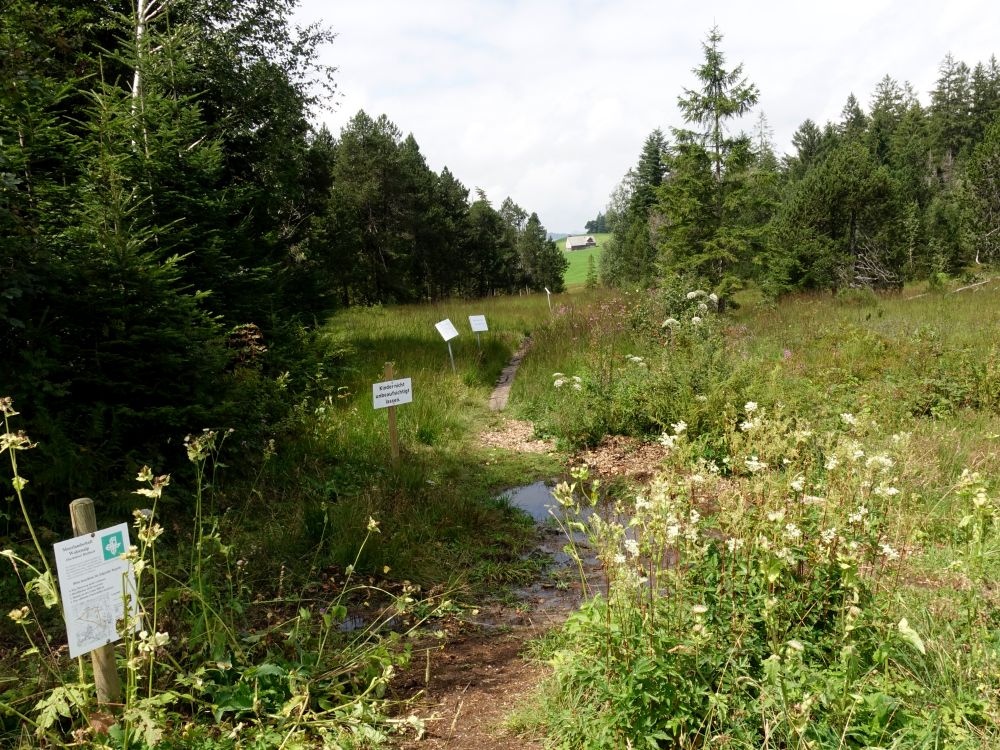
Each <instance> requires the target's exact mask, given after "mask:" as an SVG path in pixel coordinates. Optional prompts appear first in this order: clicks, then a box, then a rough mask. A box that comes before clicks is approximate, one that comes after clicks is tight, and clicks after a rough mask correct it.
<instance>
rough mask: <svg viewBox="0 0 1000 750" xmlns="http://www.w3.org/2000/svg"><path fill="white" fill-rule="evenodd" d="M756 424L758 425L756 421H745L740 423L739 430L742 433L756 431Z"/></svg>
mask: <svg viewBox="0 0 1000 750" xmlns="http://www.w3.org/2000/svg"><path fill="white" fill-rule="evenodd" d="M758 424H760V422H758V421H757V420H756V419H747V420H746V421H743V422H740V429H741V430H742V431H743V432H750V430H753V429H756V427H757V425H758Z"/></svg>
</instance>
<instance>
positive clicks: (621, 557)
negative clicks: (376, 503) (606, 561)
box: [612, 552, 625, 565]
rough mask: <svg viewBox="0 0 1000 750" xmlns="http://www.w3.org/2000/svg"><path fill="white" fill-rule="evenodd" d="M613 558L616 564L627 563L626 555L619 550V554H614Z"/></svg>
mask: <svg viewBox="0 0 1000 750" xmlns="http://www.w3.org/2000/svg"><path fill="white" fill-rule="evenodd" d="M612 560H613V562H614V564H615V565H624V564H625V555H623V554H621V553H620V552H619V553H618V554H617V555H615V556H614V558H612Z"/></svg>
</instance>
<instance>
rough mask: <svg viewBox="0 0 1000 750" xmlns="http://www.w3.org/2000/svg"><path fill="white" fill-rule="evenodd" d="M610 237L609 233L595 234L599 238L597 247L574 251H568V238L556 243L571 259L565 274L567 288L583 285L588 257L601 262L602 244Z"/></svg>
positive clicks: (585, 278)
mask: <svg viewBox="0 0 1000 750" xmlns="http://www.w3.org/2000/svg"><path fill="white" fill-rule="evenodd" d="M610 237H611V235H610V234H608V233H605V234H595V235H594V239H595V240H597V247H591V248H587V249H586V250H574V251H573V252H567V251H566V249H565V248H566V240H559V242H557V243H556V246H557V247H558V248H559V249H560V250H562V251H563V252H564V253H565V254H566V258H567V260H569V268H567V269H566V273H565V274H564V275H563V279H564V280H565V282H566V286H567V288H569V287H576V286H582V285H583V283H584V282H585V281H586V280H587V259H588V258H591V257H592V258H593V259H594V262H595V263H599V261H600V258H601V246H602V245H603V244H604V243H605V242H607V240H608V239H609V238H610Z"/></svg>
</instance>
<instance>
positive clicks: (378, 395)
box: [372, 378, 413, 409]
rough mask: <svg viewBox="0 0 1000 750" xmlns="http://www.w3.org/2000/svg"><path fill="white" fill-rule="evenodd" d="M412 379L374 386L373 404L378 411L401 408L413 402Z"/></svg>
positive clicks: (388, 381)
mask: <svg viewBox="0 0 1000 750" xmlns="http://www.w3.org/2000/svg"><path fill="white" fill-rule="evenodd" d="M410 380H411V379H410V378H402V379H401V380H386V381H385V382H383V383H374V384H373V385H372V403H373V404H374V405H375V408H376V409H385V408H386V407H388V406H399V405H400V404H408V403H410V402H411V401H413V386H412V384H411V383H410Z"/></svg>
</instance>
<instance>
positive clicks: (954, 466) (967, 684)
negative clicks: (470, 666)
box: [515, 285, 1000, 750]
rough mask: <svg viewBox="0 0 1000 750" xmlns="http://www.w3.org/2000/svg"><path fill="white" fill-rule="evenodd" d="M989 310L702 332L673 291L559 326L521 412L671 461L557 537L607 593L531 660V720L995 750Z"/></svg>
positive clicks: (896, 311)
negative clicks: (584, 544)
mask: <svg viewBox="0 0 1000 750" xmlns="http://www.w3.org/2000/svg"><path fill="white" fill-rule="evenodd" d="M907 294H912V292H910V291H909V290H908V292H907ZM998 294H1000V292H998V290H997V288H996V285H992V286H986V287H983V288H980V291H978V292H972V293H969V292H965V293H961V294H949V295H938V296H932V295H928V296H925V297H919V298H916V299H907V298H906V296H907V295H906V294H904V296H903V297H887V298H879V297H876V296H874V295H860V294H852V295H846V296H844V297H841V298H836V299H835V298H831V297H828V296H827V297H821V296H802V297H799V298H796V299H792V300H788V301H787V302H784V303H782V304H779V305H774V306H772V305H767V304H748V305H745V306H744V307H743V308H742V309H740V310H739V311H737V312H736V314H735V315H730V316H718V317H717V316H715V315H714V314H704V313H703V314H701V315H696V316H693V315H692V313H693V312H695V311H693V310H692V308H691V304H692V303H695V302H697V301H698V300H699V299H703V298H704V294H703V293H702V294H698V293H696V292H695V290H684V289H683V288H680V289H677V288H673V289H670V288H668V289H666V290H662V291H661V292H657V293H652V294H650V295H629V296H628V297H626V298H624V299H622V300H621V301H620V302H610V303H606V304H610V305H611V307H610V309H611V310H612V311H613V312H612V314H604V315H602V314H600V313H598V314H594V313H593V312H591V311H589V310H587V311H585V310H583V309H580V310H578V311H575V312H574V313H573V314H569V315H567V317H566V319H565V321H561V322H557V323H556V324H554V326H553V332H554V331H555V330H556V328H557V327H558V326H560V325H561V326H563V330H562V334H561V335H555V336H553V338H552V340H551V347H550V348H548V349H546V350H542V351H538V352H536V354H537V355H538V356H537V358H536V360H535V362H534V363H533V365H532V367H531V368H530V369H528V370H526V372H527V373H532V380H533V381H534V382H522V383H521V384H520V386H519V388H518V389H516V390H515V394H516V395H517V396H519V398H520V400H519V401H518V402H516V403H517V404H518V405H519V407H520V408H522V409H523V410H524V411H525V413H531V414H533V415H534V416H535V417H536V418H537V419H539V420H541V421H543V422H544V424H546V425H548V427H549V429H551V430H553V431H554V432H555V433H556V434H557V435H558V436H559V437H561V438H562V439H564V440H566V441H567V442H569V443H574V442H580V441H581V438H582V440H583V441H584V442H593V441H596V440H599V439H600V437H601V436H602V434H604V433H613V432H621V431H632V432H633V434H635V435H637V436H639V437H644V438H646V439H649V440H659V441H660V442H662V443H663V444H664V445H665V446H667V447H669V448H671V450H672V453H671V457H672V458H671V460H670V463H669V465H668V466H667V467H665V469H666V470H665V474H664V476H663V477H662V478H661V480H660V482H659V483H658V484H657V485H656V486H655V487H654V488H652V489H650V490H648V491H646V490H637V491H636V493H635V494H625V495H622V494H621V493H620V490H617V489H616V493H617V494H615V495H614V496H613V497H611V498H608V502H610V503H611V505H612V507H614V508H615V509H616V510H615V512H614V514H613V515H612V516H611V517H607V516H605V517H603V518H602V516H601V515H597V516H593V517H591V518H589V519H587V518H582V517H581V518H577V519H573V520H575V521H576V522H577V523H580V524H583V526H584V527H585V528H586V529H587V530H588V532H589V534H590V540H591V544H592V546H594V547H595V548H597V549H598V550H600V551H601V552H600V554H601V560H602V562H603V564H604V566H605V571H606V576H607V585H606V589H605V592H604V593H603V594H602V595H601V596H598V597H597V598H595V599H594V600H593V601H592V602H590V603H589V604H588V605H587V606H585V607H584V609H583V610H582V611H581V613H580V614H579V615H575V616H574V617H572V618H571V619H570V621H569V622H568V623H567V626H566V627H565V628H564V630H563V631H562V633H561V635H560V636H559V637H558V638H555V639H554V641H553V642H552V643H553V644H554V645H551V648H552V649H553V650H551V651H550V654H551V658H552V663H553V665H554V667H555V675H554V678H553V680H552V681H551V682H550V683H549V685H548V686H547V688H546V691H545V693H544V695H543V698H544V706H545V707H546V708H545V711H543V712H541V714H539V712H538V711H537V710H535V711H534V712H533V713H534V714H535V716H538V715H542V716H543V717H547V718H545V720H546V721H547V726H548V728H549V730H550V732H551V733H552V735H553V736H554V738H555V741H556V744H557V745H558V746H560V747H574V748H578V747H593V748H603V747H628V746H632V747H640V746H659V747H684V748H688V747H690V748H696V747H705V746H707V745H709V744H711V745H713V746H719V747H733V748H736V747H739V748H751V747H752V748H761V747H768V748H779V747H780V748H790V747H795V748H828V747H829V748H862V747H893V748H918V747H919V748H924V747H940V748H944V747H962V748H965V747H967V748H979V749H982V750H985V748H990V747H995V746H997V745H998V743H1000V735H998V733H997V731H998V730H997V727H998V726H1000V723H998V722H1000V692H998V689H1000V601H998V599H997V597H996V594H995V591H994V589H993V587H992V584H991V583H990V581H992V580H994V579H995V578H996V576H997V574H998V573H1000V500H998V497H1000V490H998V483H997V479H996V477H997V475H998V474H1000V458H998V452H997V450H996V445H997V441H998V439H1000V401H998V399H997V394H998V388H997V383H998V381H997V377H996V373H997V366H996V363H997V361H998V354H1000V327H998V326H997V322H998V320H997V318H998V316H1000V305H998V304H997V303H998V302H1000V299H998ZM689 297H690V298H689ZM709 312H710V311H709ZM693 317H698V318H699V320H698V322H697V323H694V322H693ZM574 337H575V338H576V339H577V341H581V342H586V352H587V355H588V356H586V357H584V356H581V355H580V354H579V352H577V351H575V350H574V349H573V348H572V347H570V346H567V345H566V344H565V341H566V340H567V339H573V338H574ZM543 340H545V341H547V340H548V339H543ZM629 355H630V356H629ZM553 372H558V373H562V374H565V375H567V376H570V377H574V376H575V377H578V378H579V379H580V381H579V383H578V385H579V386H580V387H579V389H576V388H573V389H571V390H567V383H568V381H565V380H564V378H562V377H558V378H553V377H552V373H553ZM574 382H575V381H574ZM650 394H653V397H652V398H651V397H650ZM594 415H598V416H599V419H596V420H595V418H594ZM582 420H590V425H591V428H592V429H590V430H589V431H588V432H584V433H581V431H580V429H579V426H580V424H581V421H582ZM582 492H584V493H585V495H584V496H586V497H591V498H594V497H595V496H594V494H593V493H592V492H591V491H589V490H588V489H587V487H586V486H581V485H576V486H575V487H563V488H562V490H561V496H562V498H563V499H564V501H565V503H566V505H567V507H575V506H576V505H577V504H578V503H579V500H580V497H581V493H582ZM597 499H601V500H602V501H603V500H604V498H597Z"/></svg>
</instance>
